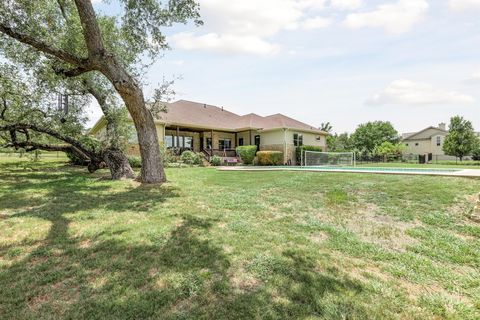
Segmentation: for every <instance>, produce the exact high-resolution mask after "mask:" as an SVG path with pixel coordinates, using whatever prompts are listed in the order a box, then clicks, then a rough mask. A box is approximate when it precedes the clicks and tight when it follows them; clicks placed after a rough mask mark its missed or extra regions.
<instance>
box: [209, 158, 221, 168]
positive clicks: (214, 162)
mask: <svg viewBox="0 0 480 320" xmlns="http://www.w3.org/2000/svg"><path fill="white" fill-rule="evenodd" d="M210 164H211V165H212V166H214V167H218V166H221V165H222V158H220V157H219V156H217V155H215V156H213V157H211V158H210Z"/></svg>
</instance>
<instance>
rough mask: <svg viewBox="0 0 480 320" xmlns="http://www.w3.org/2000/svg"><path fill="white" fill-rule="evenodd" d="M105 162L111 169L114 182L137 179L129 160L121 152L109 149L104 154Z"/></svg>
mask: <svg viewBox="0 0 480 320" xmlns="http://www.w3.org/2000/svg"><path fill="white" fill-rule="evenodd" d="M103 160H104V161H105V163H106V164H107V166H108V169H110V173H111V175H112V179H113V180H120V179H132V178H134V177H135V172H133V170H132V167H131V166H130V163H129V162H128V158H127V157H126V156H125V154H124V153H123V152H122V151H121V150H117V149H107V150H105V151H104V153H103Z"/></svg>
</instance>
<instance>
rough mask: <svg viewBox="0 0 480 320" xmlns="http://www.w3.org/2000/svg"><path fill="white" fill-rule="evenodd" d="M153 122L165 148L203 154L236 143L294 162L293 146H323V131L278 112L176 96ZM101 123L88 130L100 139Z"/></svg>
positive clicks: (225, 152)
mask: <svg viewBox="0 0 480 320" xmlns="http://www.w3.org/2000/svg"><path fill="white" fill-rule="evenodd" d="M155 122H156V124H157V133H158V138H159V141H160V142H161V143H163V144H164V146H165V147H166V148H173V149H177V150H178V149H180V150H192V151H195V152H203V153H204V154H205V155H206V156H207V157H210V156H212V155H219V156H223V157H234V156H235V148H236V147H237V146H243V145H256V146H257V148H258V150H276V151H282V152H283V154H284V163H286V164H290V163H291V164H295V149H296V147H297V146H302V145H311V146H318V147H320V148H322V150H324V151H326V149H327V140H326V138H327V136H328V133H327V132H324V131H322V130H320V129H318V128H316V127H314V126H311V125H308V124H306V123H303V122H300V121H298V120H295V119H292V118H290V117H287V116H285V115H283V114H280V113H278V114H274V115H270V116H266V117H263V116H260V115H257V114H254V113H250V114H247V115H243V116H240V115H238V114H235V113H233V112H230V111H227V110H226V109H224V108H223V107H216V106H212V105H207V104H204V103H198V102H192V101H186V100H179V101H176V102H173V103H167V104H166V113H162V114H161V115H160V117H159V118H158V119H155ZM132 125H133V123H132ZM105 127H106V121H105V119H104V118H103V117H102V118H101V119H100V120H99V121H98V122H97V123H96V124H95V125H94V127H93V128H92V129H91V130H90V134H92V135H94V136H96V137H97V138H100V139H101V138H102V136H104V134H105ZM130 142H131V145H130V147H129V150H128V153H129V154H139V149H138V144H137V141H136V135H135V137H132V141H130Z"/></svg>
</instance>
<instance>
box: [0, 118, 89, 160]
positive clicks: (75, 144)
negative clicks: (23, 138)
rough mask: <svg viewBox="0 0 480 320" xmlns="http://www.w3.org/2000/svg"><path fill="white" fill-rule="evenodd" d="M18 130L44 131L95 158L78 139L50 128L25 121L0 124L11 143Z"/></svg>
mask: <svg viewBox="0 0 480 320" xmlns="http://www.w3.org/2000/svg"><path fill="white" fill-rule="evenodd" d="M20 130H33V131H36V132H39V133H45V134H47V135H49V136H51V137H54V138H56V139H58V140H61V141H63V142H66V143H68V144H70V145H72V146H73V147H75V148H76V149H78V150H79V151H81V152H82V153H84V154H85V155H87V156H88V157H89V158H90V159H97V156H96V155H95V154H94V153H93V152H92V151H90V150H88V149H87V148H85V147H84V146H83V145H82V144H81V143H80V142H79V141H77V140H76V139H73V138H71V137H68V136H65V135H63V134H61V133H59V132H57V131H54V130H52V129H48V128H43V127H39V126H36V125H33V124H27V123H15V124H9V125H4V126H0V131H10V135H11V140H12V142H13V143H16V134H15V132H16V131H20Z"/></svg>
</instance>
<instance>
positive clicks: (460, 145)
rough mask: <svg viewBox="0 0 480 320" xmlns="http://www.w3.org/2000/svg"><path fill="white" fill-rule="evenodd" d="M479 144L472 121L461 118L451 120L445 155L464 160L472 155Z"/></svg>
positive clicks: (445, 142)
mask: <svg viewBox="0 0 480 320" xmlns="http://www.w3.org/2000/svg"><path fill="white" fill-rule="evenodd" d="M478 144H479V141H478V137H477V136H476V134H475V131H474V129H473V125H472V123H471V122H470V121H468V120H466V119H464V118H463V117H460V116H455V117H452V118H451V119H450V126H449V131H448V134H447V136H446V137H445V141H444V143H443V151H444V152H445V154H447V155H449V156H455V157H458V158H460V160H463V158H464V157H465V156H468V155H471V154H472V152H473V151H474V150H475V149H476V147H477V146H478Z"/></svg>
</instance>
